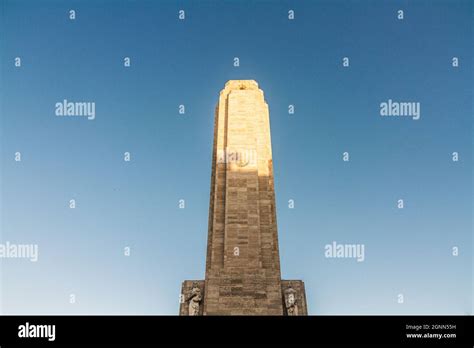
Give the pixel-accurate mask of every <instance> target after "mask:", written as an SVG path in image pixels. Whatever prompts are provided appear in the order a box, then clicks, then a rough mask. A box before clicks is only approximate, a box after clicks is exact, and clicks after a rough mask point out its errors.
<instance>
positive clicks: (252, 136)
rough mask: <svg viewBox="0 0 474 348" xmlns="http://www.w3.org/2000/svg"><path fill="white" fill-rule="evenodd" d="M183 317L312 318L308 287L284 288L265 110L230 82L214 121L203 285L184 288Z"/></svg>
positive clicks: (250, 92)
mask: <svg viewBox="0 0 474 348" xmlns="http://www.w3.org/2000/svg"><path fill="white" fill-rule="evenodd" d="M180 315H307V307H306V296H305V289H304V283H303V282H302V281H301V280H291V281H290V280H282V279H281V273H280V257H279V251H278V234H277V222H276V206H275V190H274V184H273V164H272V148H271V139H270V121H269V113H268V105H267V103H266V102H265V99H264V96H263V91H262V90H260V89H259V88H258V84H257V82H256V81H254V80H230V81H228V82H227V83H226V84H225V88H224V89H223V90H222V91H221V92H220V96H219V102H218V104H217V106H216V111H215V120H214V145H213V154H212V177H211V197H210V205H209V232H208V244H207V261H206V278H205V280H185V281H184V282H183V285H182V293H181V306H180Z"/></svg>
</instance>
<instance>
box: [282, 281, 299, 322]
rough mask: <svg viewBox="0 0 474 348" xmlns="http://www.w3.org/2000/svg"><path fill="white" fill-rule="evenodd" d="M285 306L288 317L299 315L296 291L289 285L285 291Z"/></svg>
mask: <svg viewBox="0 0 474 348" xmlns="http://www.w3.org/2000/svg"><path fill="white" fill-rule="evenodd" d="M285 305H286V312H287V313H288V315H298V301H297V300H296V290H295V289H293V288H292V287H291V284H289V285H288V289H286V290H285Z"/></svg>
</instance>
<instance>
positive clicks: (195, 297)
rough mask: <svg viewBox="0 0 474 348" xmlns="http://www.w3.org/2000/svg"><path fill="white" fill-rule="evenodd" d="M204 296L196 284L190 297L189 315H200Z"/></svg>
mask: <svg viewBox="0 0 474 348" xmlns="http://www.w3.org/2000/svg"><path fill="white" fill-rule="evenodd" d="M201 300H202V295H201V289H200V288H199V286H198V285H197V284H196V283H194V284H193V288H192V289H191V294H190V295H189V298H188V302H189V313H188V314H189V315H193V316H194V315H199V304H200V303H201Z"/></svg>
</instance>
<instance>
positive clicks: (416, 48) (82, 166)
mask: <svg viewBox="0 0 474 348" xmlns="http://www.w3.org/2000/svg"><path fill="white" fill-rule="evenodd" d="M70 9H74V10H76V19H75V20H74V21H71V20H69V18H68V12H69V10H70ZM179 9H184V10H185V11H186V20H185V21H179V20H178V18H177V15H178V10H179ZM289 9H294V10H295V16H296V18H295V20H293V21H289V20H288V19H287V12H288V10H289ZM398 9H403V10H404V14H405V19H404V20H403V21H400V20H398V19H397V10H398ZM1 16H2V17H1V22H0V32H1V43H0V53H1V65H2V70H1V77H0V78H1V79H0V82H1V84H0V88H1V89H0V96H1V124H0V125H1V132H0V136H1V142H0V145H1V167H0V168H1V175H2V180H1V184H2V186H1V188H2V191H1V213H2V214H1V225H0V227H1V236H0V237H1V241H2V242H6V241H9V242H11V243H37V244H38V245H39V250H40V251H39V260H38V262H36V263H31V262H29V261H27V260H18V259H0V265H1V269H2V276H1V280H0V290H1V300H2V301H1V307H0V309H1V310H2V313H8V314H16V313H21V314H23V313H34V314H55V313H63V314H77V313H82V314H94V313H104V314H119V313H120V314H132V313H133V314H177V312H178V305H179V294H180V286H181V281H183V280H185V279H203V277H204V269H205V256H206V242H207V222H208V204H209V190H210V174H211V173H210V171H211V150H212V135H213V117H214V107H215V104H216V102H217V98H218V94H219V91H220V90H221V89H222V88H223V87H224V84H225V82H226V81H227V80H229V79H255V80H257V81H258V83H259V85H260V87H261V88H262V90H263V91H264V93H265V97H266V100H267V103H268V104H269V107H270V119H271V131H272V140H273V157H274V172H275V188H276V198H277V218H278V227H279V240H280V256H281V261H282V262H281V265H282V275H283V278H284V279H303V280H304V281H305V284H306V294H307V299H308V306H309V310H310V313H312V314H318V315H320V314H465V313H472V293H473V290H472V278H473V277H472V196H473V192H472V138H473V131H472V115H473V109H472V86H473V81H472V60H473V59H472V58H473V56H472V44H473V36H472V23H473V4H472V2H471V1H298V2H288V1H221V2H218V1H193V2H191V1H178V2H176V1H121V0H119V1H67V2H66V1H59V0H58V1H25V0H18V1H12V0H2V1H1ZM126 56H128V57H130V58H131V63H132V66H131V67H130V68H124V67H123V58H124V57H126ZM15 57H21V59H22V67H21V68H15V66H14V58H15ZM234 57H239V58H240V67H238V68H235V67H233V65H232V63H233V58H234ZM342 57H349V58H350V67H349V68H343V67H342ZM452 57H459V62H460V66H459V67H458V68H453V67H452V65H451V59H452ZM63 99H68V100H70V101H93V102H95V103H96V118H95V120H93V121H89V120H87V119H85V118H60V117H56V116H55V114H54V111H55V107H54V106H55V104H56V103H57V102H60V101H62V100H63ZM388 99H392V100H395V101H415V102H420V103H421V118H420V120H418V121H413V120H411V119H408V118H382V117H381V116H380V115H379V104H380V103H381V102H384V101H387V100H388ZM179 104H184V105H185V106H186V114H185V115H179V114H178V105H179ZM289 104H294V105H295V108H296V113H295V114H294V115H289V114H288V112H287V110H288V105H289ZM16 151H20V152H21V153H22V161H21V162H15V161H14V160H13V159H14V153H15V152H16ZM125 151H129V152H131V155H132V161H131V162H129V163H126V162H124V161H123V160H122V157H123V153H124V152H125ZM344 151H348V152H349V153H350V162H343V161H342V153H343V152H344ZM454 151H456V152H459V156H460V161H459V162H453V161H452V160H451V154H452V152H454ZM400 198H401V199H404V201H405V208H404V209H403V210H399V209H397V206H396V204H397V200H398V199H400ZM70 199H76V202H77V207H76V209H74V210H72V209H69V208H68V202H69V200H70ZM179 199H185V200H186V208H185V209H179V208H178V200H179ZM289 199H293V200H295V209H289V208H288V204H287V202H288V200H289ZM332 241H336V242H338V243H362V244H364V245H365V261H364V262H359V263H358V262H355V260H353V259H327V258H325V257H324V246H325V245H326V244H328V243H331V242H332ZM125 246H130V247H131V256H130V257H125V256H123V248H124V247H125ZM453 246H458V247H459V250H460V254H459V256H457V257H454V256H452V253H451V251H452V247H453ZM400 293H402V294H403V295H404V298H405V303H403V304H398V303H397V295H398V294H400ZM70 294H75V295H76V299H77V302H76V303H75V304H69V295H70Z"/></svg>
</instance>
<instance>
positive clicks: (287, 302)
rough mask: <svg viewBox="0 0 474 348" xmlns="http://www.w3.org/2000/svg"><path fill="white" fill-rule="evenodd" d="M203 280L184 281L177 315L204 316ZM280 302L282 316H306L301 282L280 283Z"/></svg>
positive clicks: (304, 294) (306, 307) (288, 281)
mask: <svg viewBox="0 0 474 348" xmlns="http://www.w3.org/2000/svg"><path fill="white" fill-rule="evenodd" d="M205 286H206V282H205V281H204V280H185V281H184V282H183V284H182V287H181V296H180V299H181V301H180V306H179V315H185V316H186V315H206V314H205V313H204V305H205V303H204V293H205ZM281 301H282V307H283V315H284V316H304V315H308V306H307V303H306V291H305V287H304V282H303V281H302V280H282V281H281Z"/></svg>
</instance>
